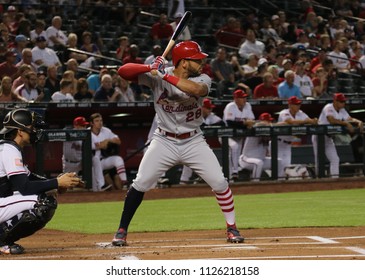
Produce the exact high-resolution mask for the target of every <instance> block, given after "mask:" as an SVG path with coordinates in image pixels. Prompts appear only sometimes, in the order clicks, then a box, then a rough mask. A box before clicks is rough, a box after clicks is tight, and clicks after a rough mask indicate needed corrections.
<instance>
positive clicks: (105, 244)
mask: <svg viewBox="0 0 365 280" xmlns="http://www.w3.org/2000/svg"><path fill="white" fill-rule="evenodd" d="M95 245H96V246H98V247H101V248H116V247H115V246H113V245H112V243H111V242H97V243H95Z"/></svg>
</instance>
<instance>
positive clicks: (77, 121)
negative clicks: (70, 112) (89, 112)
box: [73, 117, 89, 126]
mask: <svg viewBox="0 0 365 280" xmlns="http://www.w3.org/2000/svg"><path fill="white" fill-rule="evenodd" d="M73 123H74V125H79V126H87V125H89V123H88V122H87V121H86V119H85V118H84V117H77V118H75V119H74V122H73Z"/></svg>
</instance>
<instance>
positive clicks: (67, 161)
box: [65, 159, 80, 163]
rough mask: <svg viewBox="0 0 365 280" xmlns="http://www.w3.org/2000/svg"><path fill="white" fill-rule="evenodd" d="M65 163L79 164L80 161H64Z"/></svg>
mask: <svg viewBox="0 0 365 280" xmlns="http://www.w3.org/2000/svg"><path fill="white" fill-rule="evenodd" d="M65 161H66V162H69V163H80V161H72V160H67V159H65Z"/></svg>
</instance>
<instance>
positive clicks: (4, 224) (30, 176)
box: [0, 109, 80, 254]
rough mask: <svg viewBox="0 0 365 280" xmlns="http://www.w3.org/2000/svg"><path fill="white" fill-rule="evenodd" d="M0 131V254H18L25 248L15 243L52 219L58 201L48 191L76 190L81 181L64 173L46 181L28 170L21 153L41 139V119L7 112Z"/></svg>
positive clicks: (29, 113)
mask: <svg viewBox="0 0 365 280" xmlns="http://www.w3.org/2000/svg"><path fill="white" fill-rule="evenodd" d="M3 124H4V128H3V129H2V130H1V131H0V134H2V135H3V139H4V140H1V141H0V254H21V253H23V252H24V248H23V247H22V246H21V245H19V244H16V243H15V242H16V241H17V240H19V239H21V238H24V237H27V236H29V235H32V234H34V233H35V232H36V231H38V230H40V229H41V228H43V227H44V226H45V225H46V224H47V223H48V222H49V221H50V220H51V219H52V217H53V215H54V213H55V211H56V208H57V201H56V199H55V197H54V196H53V195H51V194H49V191H56V190H57V189H65V188H69V187H75V186H77V185H78V184H79V182H80V179H79V178H78V177H77V176H76V174H75V173H64V174H63V175H61V176H59V177H58V178H56V179H49V180H48V179H46V178H44V177H41V176H39V175H36V174H34V173H32V172H30V171H29V170H28V168H27V167H26V166H25V165H24V163H23V156H22V149H23V147H24V146H25V145H28V144H33V143H35V142H37V141H38V140H39V139H40V138H41V135H42V130H40V129H39V127H38V126H39V125H40V124H41V118H40V117H39V116H38V115H37V114H36V113H34V112H30V111H28V110H26V109H15V110H13V111H11V112H9V113H8V114H7V115H6V116H5V118H4V121H3Z"/></svg>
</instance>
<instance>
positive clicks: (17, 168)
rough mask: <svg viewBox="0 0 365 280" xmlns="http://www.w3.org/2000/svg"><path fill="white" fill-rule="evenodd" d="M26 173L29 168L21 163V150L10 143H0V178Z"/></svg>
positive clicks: (27, 173)
mask: <svg viewBox="0 0 365 280" xmlns="http://www.w3.org/2000/svg"><path fill="white" fill-rule="evenodd" d="M19 174H26V175H29V170H28V168H27V167H26V166H24V163H23V157H22V154H21V152H20V151H19V150H18V149H17V148H16V147H15V146H13V145H12V144H8V143H4V144H1V145H0V178H1V177H5V176H6V177H8V178H9V177H10V176H13V175H19Z"/></svg>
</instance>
